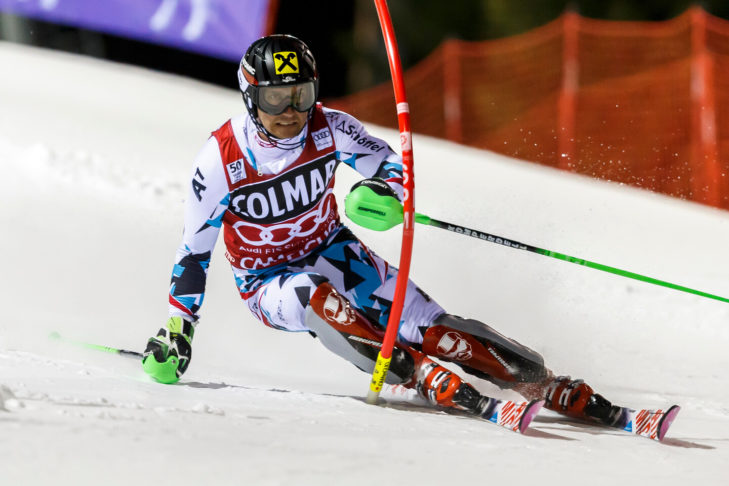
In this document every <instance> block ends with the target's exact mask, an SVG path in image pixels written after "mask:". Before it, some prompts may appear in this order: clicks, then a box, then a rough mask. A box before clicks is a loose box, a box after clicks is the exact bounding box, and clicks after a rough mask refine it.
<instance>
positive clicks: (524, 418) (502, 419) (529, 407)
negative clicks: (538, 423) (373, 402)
mask: <svg viewBox="0 0 729 486" xmlns="http://www.w3.org/2000/svg"><path fill="white" fill-rule="evenodd" d="M383 390H384V391H385V392H386V393H385V395H386V396H387V395H389V396H391V397H393V398H396V399H398V400H405V401H412V400H416V399H421V400H422V399H424V398H423V397H422V395H420V394H419V393H418V392H417V391H416V390H415V389H414V388H406V387H404V386H402V385H387V384H385V387H384V388H383ZM479 397H480V399H479V401H478V405H476V406H474V407H473V408H469V409H465V410H463V409H461V410H459V409H448V408H443V409H442V410H444V411H445V412H446V413H449V412H455V413H459V412H464V413H465V414H467V416H469V417H474V418H481V419H484V420H487V421H489V422H491V423H493V424H496V425H499V426H501V427H504V428H507V429H509V430H511V431H513V432H519V433H521V434H523V433H524V432H525V431H526V430H527V429H528V428H529V425H530V424H531V423H532V420H534V417H536V416H537V414H538V413H539V410H541V408H542V405H544V400H532V401H530V402H516V401H511V400H501V399H498V398H493V397H488V396H484V395H479ZM425 400H426V402H427V399H425Z"/></svg>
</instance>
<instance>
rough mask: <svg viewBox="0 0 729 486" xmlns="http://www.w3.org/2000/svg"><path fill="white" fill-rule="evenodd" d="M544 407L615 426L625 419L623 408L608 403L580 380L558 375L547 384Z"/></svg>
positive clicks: (574, 416)
mask: <svg viewBox="0 0 729 486" xmlns="http://www.w3.org/2000/svg"><path fill="white" fill-rule="evenodd" d="M544 399H545V401H546V402H545V404H544V407H545V408H547V409H549V410H553V411H555V412H558V413H561V414H563V415H566V416H568V417H573V418H578V419H583V420H587V421H591V422H597V423H600V424H603V425H608V426H611V427H616V426H618V425H619V424H620V423H622V422H623V421H624V420H625V417H624V416H623V415H624V409H623V408H622V407H618V406H615V405H613V404H612V403H610V402H609V401H608V400H607V399H605V398H604V397H603V396H602V395H599V394H597V393H595V392H594V391H593V389H592V388H591V387H590V386H589V385H587V384H586V383H585V382H584V381H582V380H572V379H571V378H570V377H569V376H558V377H556V378H554V379H553V380H552V381H551V383H549V384H548V385H547V388H546V391H545V394H544Z"/></svg>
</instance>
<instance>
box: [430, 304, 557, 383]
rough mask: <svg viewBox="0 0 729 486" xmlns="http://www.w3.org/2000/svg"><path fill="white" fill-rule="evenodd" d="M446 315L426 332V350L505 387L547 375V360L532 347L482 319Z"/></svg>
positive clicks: (533, 380) (536, 380)
mask: <svg viewBox="0 0 729 486" xmlns="http://www.w3.org/2000/svg"><path fill="white" fill-rule="evenodd" d="M445 316H447V317H445ZM445 316H441V317H439V318H438V319H436V321H435V324H436V325H434V326H432V327H430V328H429V329H428V330H427V331H426V332H425V335H424V336H423V352H424V353H425V354H427V355H429V356H433V357H436V358H439V359H444V360H447V361H453V362H455V363H458V365H460V366H461V367H462V368H463V369H464V370H465V371H467V372H468V373H471V374H473V375H475V376H478V377H479V378H484V379H486V380H489V381H491V382H492V383H494V384H496V385H498V386H499V387H501V388H513V387H514V386H515V385H517V384H519V383H537V382H541V381H543V380H544V379H545V378H546V377H547V375H548V370H547V369H546V368H545V367H544V360H543V359H542V357H541V356H540V355H539V354H537V353H536V352H534V351H532V350H531V349H529V348H527V347H525V346H522V345H521V344H519V343H516V342H515V341H512V340H510V339H508V338H505V337H504V336H502V335H501V334H499V333H497V332H496V331H494V330H493V329H491V328H490V327H488V326H486V325H485V324H482V323H480V322H478V321H473V320H465V319H461V318H458V317H455V316H449V315H447V314H446V315H445ZM441 322H444V323H447V324H448V325H445V324H441ZM479 325H480V326H479Z"/></svg>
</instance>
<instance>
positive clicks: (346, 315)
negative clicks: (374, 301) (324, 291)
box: [323, 293, 355, 326]
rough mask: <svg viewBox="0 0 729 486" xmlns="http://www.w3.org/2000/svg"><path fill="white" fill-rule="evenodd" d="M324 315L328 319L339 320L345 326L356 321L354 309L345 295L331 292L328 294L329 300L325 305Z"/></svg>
mask: <svg viewBox="0 0 729 486" xmlns="http://www.w3.org/2000/svg"><path fill="white" fill-rule="evenodd" d="M323 310H324V316H326V318H327V319H329V320H332V321H334V322H337V323H339V324H341V325H343V326H348V325H350V324H352V323H353V322H354V321H355V316H354V311H353V310H352V308H351V307H350V306H349V302H347V301H346V300H345V299H344V297H342V296H341V295H338V294H335V293H331V294H329V295H327V300H326V301H325V302H324V306H323Z"/></svg>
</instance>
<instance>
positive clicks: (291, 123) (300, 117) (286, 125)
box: [258, 106, 309, 138]
mask: <svg viewBox="0 0 729 486" xmlns="http://www.w3.org/2000/svg"><path fill="white" fill-rule="evenodd" d="M308 116H309V112H307V111H305V112H301V111H296V110H294V109H293V108H292V107H291V106H289V107H287V108H286V110H284V112H283V113H281V114H280V115H269V114H268V113H266V112H265V111H263V110H258V119H259V120H261V124H262V125H263V127H264V128H265V129H266V130H268V131H269V133H271V135H273V136H274V137H276V138H291V137H295V136H296V135H298V134H299V132H301V130H302V129H303V128H304V125H306V118H307V117H308Z"/></svg>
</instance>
